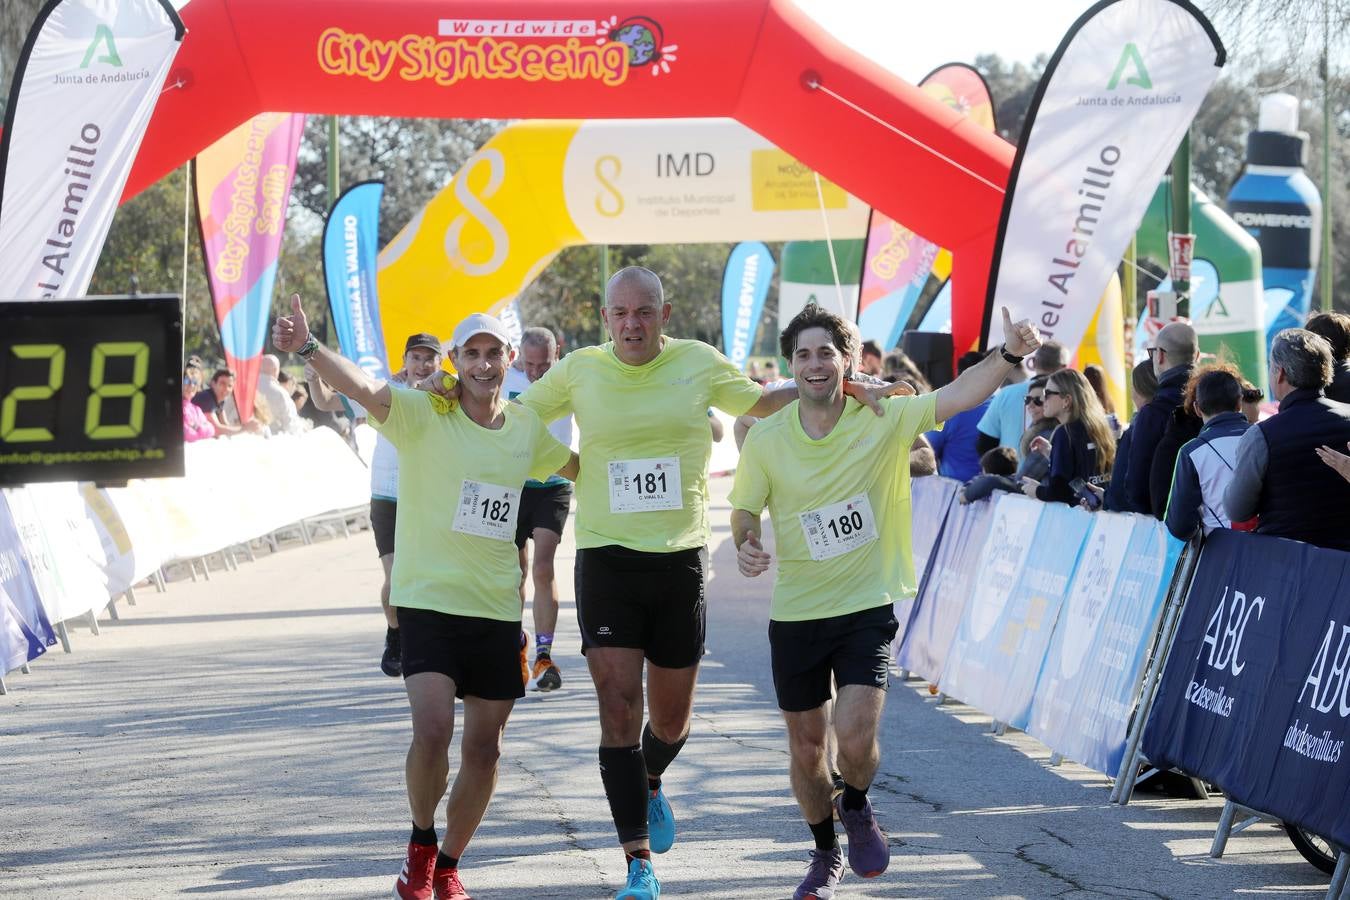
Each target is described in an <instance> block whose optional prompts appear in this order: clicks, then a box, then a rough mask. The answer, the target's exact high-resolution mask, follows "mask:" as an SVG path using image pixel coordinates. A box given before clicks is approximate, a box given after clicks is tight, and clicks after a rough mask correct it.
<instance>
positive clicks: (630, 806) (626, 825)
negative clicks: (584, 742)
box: [600, 745, 648, 844]
mask: <svg viewBox="0 0 1350 900" xmlns="http://www.w3.org/2000/svg"><path fill="white" fill-rule="evenodd" d="M600 781H601V782H602V783H603V784H604V786H605V798H606V799H608V800H609V812H610V815H612V816H613V817H614V828H615V830H617V831H618V833H619V843H621V844H627V843H629V842H631V841H645V840H646V839H647V834H648V832H647V767H646V766H645V765H643V762H642V748H641V747H639V746H637V745H634V746H632V747H601V748H600Z"/></svg>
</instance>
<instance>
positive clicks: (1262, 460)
mask: <svg viewBox="0 0 1350 900" xmlns="http://www.w3.org/2000/svg"><path fill="white" fill-rule="evenodd" d="M1331 377H1332V365H1331V345H1330V344H1328V343H1327V341H1326V339H1325V338H1322V337H1320V336H1319V335H1316V334H1313V333H1312V332H1311V331H1305V330H1304V329H1302V328H1286V329H1285V330H1283V331H1281V332H1280V333H1279V334H1277V335H1275V338H1274V340H1272V341H1271V344H1270V390H1271V393H1272V394H1273V395H1274V396H1275V399H1276V400H1278V401H1279V403H1280V411H1279V412H1278V413H1276V414H1275V415H1273V416H1271V417H1270V418H1269V419H1266V420H1265V421H1264V422H1258V423H1257V424H1256V425H1255V426H1253V427H1251V428H1249V429H1247V431H1246V433H1244V434H1243V435H1242V440H1241V441H1239V442H1238V449H1237V463H1236V471H1235V472H1234V473H1233V480H1232V481H1231V482H1229V484H1228V490H1227V491H1225V492H1224V501H1223V502H1224V508H1225V510H1226V511H1227V513H1228V517H1229V518H1230V519H1232V520H1234V521H1242V520H1244V519H1249V518H1251V517H1252V516H1253V515H1256V516H1259V517H1260V522H1259V523H1258V524H1257V526H1256V531H1257V533H1259V534H1273V535H1276V536H1278V537H1286V538H1292V539H1293V540H1296V541H1303V542H1305V543H1309V544H1316V545H1317V546H1319V547H1330V548H1332V549H1335V550H1350V483H1348V482H1346V481H1345V479H1343V478H1341V476H1340V475H1338V474H1337V473H1336V471H1335V469H1333V468H1332V467H1330V466H1325V465H1320V464H1319V463H1318V461H1317V460H1318V454H1317V450H1318V448H1319V447H1328V446H1329V447H1341V446H1344V445H1345V444H1346V442H1347V441H1350V404H1345V403H1337V402H1336V401H1334V400H1328V399H1327V398H1326V397H1325V396H1323V393H1322V391H1323V389H1324V388H1325V387H1326V386H1327V385H1328V384H1330V383H1331Z"/></svg>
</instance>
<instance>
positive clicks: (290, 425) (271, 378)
mask: <svg viewBox="0 0 1350 900" xmlns="http://www.w3.org/2000/svg"><path fill="white" fill-rule="evenodd" d="M280 374H281V361H280V360H279V359H277V358H276V357H275V356H273V355H272V354H271V353H268V354H266V355H264V356H263V358H262V360H261V361H260V362H259V363H258V393H260V394H262V397H263V400H264V401H266V403H267V411H268V412H269V413H271V415H272V421H271V422H270V423H268V426H267V427H268V430H269V431H271V432H272V434H299V433H300V432H301V431H303V430H304V426H303V425H302V424H301V423H300V413H299V412H297V411H296V409H295V401H294V400H292V399H291V392H290V391H288V390H286V389H285V388H284V387H282V386H281V383H280V382H278V381H277V376H278V375H280Z"/></svg>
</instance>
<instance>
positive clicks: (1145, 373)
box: [1102, 359, 1158, 512]
mask: <svg viewBox="0 0 1350 900" xmlns="http://www.w3.org/2000/svg"><path fill="white" fill-rule="evenodd" d="M1130 391H1131V393H1132V395H1133V397H1134V408H1135V414H1134V417H1135V418H1136V419H1137V418H1139V412H1138V410H1141V409H1143V408H1144V407H1145V406H1147V405H1148V402H1149V401H1150V400H1152V399H1153V397H1154V395H1155V394H1157V393H1158V376H1157V375H1155V374H1153V360H1151V359H1144V360H1140V361H1139V362H1138V363H1137V364H1136V365H1135V367H1134V371H1133V372H1131V373H1130ZM1133 440H1134V421H1133V420H1131V422H1130V426H1129V427H1128V428H1126V429H1125V433H1124V434H1122V435H1121V436H1120V440H1119V441H1117V442H1116V464H1115V468H1113V469H1112V470H1111V484H1110V485H1109V486H1108V487H1107V488H1106V497H1105V499H1104V501H1103V503H1102V507H1103V508H1104V509H1113V510H1117V511H1123V512H1128V511H1129V508H1130V507H1129V504H1127V503H1126V502H1125V476H1126V472H1128V470H1129V466H1130V443H1131V442H1132V441H1133Z"/></svg>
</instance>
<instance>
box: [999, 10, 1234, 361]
mask: <svg viewBox="0 0 1350 900" xmlns="http://www.w3.org/2000/svg"><path fill="white" fill-rule="evenodd" d="M1225 57H1226V54H1225V51H1224V48H1223V44H1222V43H1221V42H1220V41H1219V37H1218V35H1217V34H1216V33H1215V31H1214V28H1213V26H1211V25H1210V23H1209V22H1208V21H1207V20H1206V19H1205V18H1204V16H1203V15H1201V14H1200V12H1199V11H1198V10H1196V8H1195V7H1194V6H1192V5H1191V4H1190V3H1187V2H1184V0H1102V2H1099V3H1098V4H1097V5H1096V6H1094V7H1092V9H1090V10H1088V12H1086V13H1084V14H1083V16H1082V18H1080V19H1079V20H1078V21H1077V22H1075V23H1074V26H1073V28H1071V29H1070V30H1069V33H1068V35H1067V36H1066V37H1065V38H1064V41H1063V43H1061V44H1060V46H1059V49H1058V50H1056V51H1055V55H1054V57H1053V58H1052V59H1051V60H1050V65H1049V67H1048V68H1047V69H1046V72H1045V75H1044V77H1042V79H1041V83H1040V85H1039V86H1038V87H1037V89H1036V96H1035V98H1034V99H1033V100H1032V105H1031V111H1030V112H1029V113H1028V115H1027V122H1026V125H1025V126H1024V128H1023V132H1022V135H1023V136H1022V143H1021V145H1020V146H1019V147H1018V148H1017V157H1016V159H1015V160H1014V162H1013V169H1012V175H1011V178H1010V181H1009V185H1008V191H1007V194H1006V196H1005V199H1004V205H1003V214H1002V217H1001V220H1000V222H999V233H998V245H997V246H996V248H995V251H994V261H993V269H992V271H991V275H990V279H989V292H988V296H987V299H986V304H985V318H984V326H983V329H982V331H981V345H982V346H985V347H987V346H989V343H990V341H991V340H994V341H997V340H998V329H997V326H996V321H997V318H998V316H999V314H1000V313H999V308H1000V307H1002V306H1007V307H1008V309H1009V311H1010V312H1011V313H1012V316H1013V319H1021V318H1025V319H1029V320H1031V322H1032V323H1034V324H1035V325H1036V326H1037V327H1038V328H1039V329H1040V330H1041V335H1042V336H1043V337H1044V338H1047V339H1053V340H1056V341H1059V342H1060V343H1062V344H1064V345H1065V346H1066V347H1068V348H1070V349H1071V350H1073V349H1075V348H1077V346H1078V344H1079V342H1080V341H1081V339H1082V337H1083V333H1084V331H1085V330H1086V329H1087V326H1088V322H1089V321H1090V320H1091V318H1092V315H1093V312H1094V311H1095V310H1096V309H1097V306H1098V301H1099V299H1100V298H1101V296H1102V291H1103V290H1104V289H1105V288H1106V285H1107V281H1108V279H1109V278H1110V276H1111V274H1112V273H1113V272H1114V271H1115V269H1116V266H1118V265H1119V264H1120V259H1121V256H1122V255H1123V253H1124V252H1125V248H1126V246H1127V245H1128V244H1129V242H1130V235H1132V234H1133V233H1134V231H1135V229H1136V228H1137V227H1138V226H1139V223H1140V220H1142V219H1143V217H1144V211H1145V209H1146V208H1147V207H1148V201H1149V198H1150V197H1151V196H1152V194H1153V188H1154V186H1155V185H1156V184H1157V183H1158V179H1159V178H1161V177H1162V175H1163V173H1164V172H1165V171H1166V170H1167V165H1168V163H1169V162H1170V161H1171V158H1172V154H1173V151H1174V150H1175V149H1176V147H1177V145H1178V144H1179V143H1180V141H1181V138H1182V136H1183V135H1184V134H1185V133H1186V130H1187V129H1188V128H1189V127H1190V124H1191V120H1192V119H1193V118H1194V117H1195V113H1196V110H1198V109H1199V107H1200V103H1201V101H1202V100H1204V98H1205V94H1206V93H1208V91H1209V88H1210V85H1212V84H1213V83H1214V80H1215V79H1216V78H1217V77H1218V75H1219V68H1220V67H1221V66H1222V65H1223V63H1224V60H1225Z"/></svg>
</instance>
